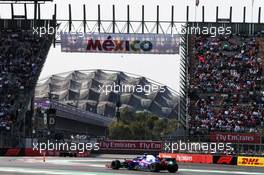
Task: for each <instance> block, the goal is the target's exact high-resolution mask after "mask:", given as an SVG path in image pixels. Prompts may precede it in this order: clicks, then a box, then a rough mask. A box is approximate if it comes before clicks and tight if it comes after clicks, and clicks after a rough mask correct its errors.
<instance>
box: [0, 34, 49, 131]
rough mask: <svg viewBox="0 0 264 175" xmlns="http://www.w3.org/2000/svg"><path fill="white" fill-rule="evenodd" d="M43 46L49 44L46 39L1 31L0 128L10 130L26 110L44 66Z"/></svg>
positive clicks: (45, 49)
mask: <svg viewBox="0 0 264 175" xmlns="http://www.w3.org/2000/svg"><path fill="white" fill-rule="evenodd" d="M45 43H51V41H50V39H49V37H48V36H45V37H42V38H39V37H38V36H36V35H33V34H32V31H22V30H20V31H13V30H6V29H1V30H0V102H1V104H0V129H5V130H10V128H11V126H12V123H13V122H14V121H16V119H17V117H18V115H21V114H22V112H23V109H25V108H26V107H27V101H28V102H29V99H28V97H29V94H30V92H31V91H33V90H34V83H35V82H34V81H37V78H38V73H39V72H40V69H41V67H42V65H43V63H44V59H43V58H41V55H43V54H44V56H45V53H42V52H45V51H46V52H47V50H48V49H49V48H43V50H42V48H41V46H42V45H43V44H45ZM49 46H50V44H49ZM46 54H47V53H46ZM27 99H28V100H27Z"/></svg>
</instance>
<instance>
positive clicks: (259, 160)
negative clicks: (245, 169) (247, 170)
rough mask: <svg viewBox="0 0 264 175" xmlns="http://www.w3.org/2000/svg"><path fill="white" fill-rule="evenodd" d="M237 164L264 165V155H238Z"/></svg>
mask: <svg viewBox="0 0 264 175" xmlns="http://www.w3.org/2000/svg"><path fill="white" fill-rule="evenodd" d="M237 165H239V166H256V167H264V157H244V156H238V158H237Z"/></svg>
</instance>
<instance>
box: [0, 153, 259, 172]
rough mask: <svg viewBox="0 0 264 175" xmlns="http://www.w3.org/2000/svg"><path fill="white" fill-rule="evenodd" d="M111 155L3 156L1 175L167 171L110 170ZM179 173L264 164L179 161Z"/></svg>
mask: <svg viewBox="0 0 264 175" xmlns="http://www.w3.org/2000/svg"><path fill="white" fill-rule="evenodd" d="M110 161H111V159H110V158H103V157H93V158H60V157H48V158H46V161H45V162H43V158H42V157H1V158H0V175H126V174H133V175H141V174H143V175H150V174H153V175H162V174H165V175H166V174H168V175H169V174H171V173H168V172H166V171H164V172H160V173H150V172H141V171H128V170H125V169H123V170H111V169H108V168H106V167H105V165H106V164H107V163H109V162H110ZM175 174H178V175H264V168H255V167H237V166H225V165H202V164H179V172H177V173H175Z"/></svg>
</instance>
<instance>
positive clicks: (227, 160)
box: [213, 155, 237, 165]
mask: <svg viewBox="0 0 264 175" xmlns="http://www.w3.org/2000/svg"><path fill="white" fill-rule="evenodd" d="M213 163H214V164H226V165H237V157H233V156H226V155H223V156H213Z"/></svg>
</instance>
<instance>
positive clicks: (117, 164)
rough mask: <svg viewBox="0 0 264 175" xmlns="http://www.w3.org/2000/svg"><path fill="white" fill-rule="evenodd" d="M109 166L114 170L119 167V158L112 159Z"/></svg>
mask: <svg viewBox="0 0 264 175" xmlns="http://www.w3.org/2000/svg"><path fill="white" fill-rule="evenodd" d="M111 167H112V169H114V170H118V169H119V168H120V167H121V162H120V161H119V160H114V161H112V163H111Z"/></svg>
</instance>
